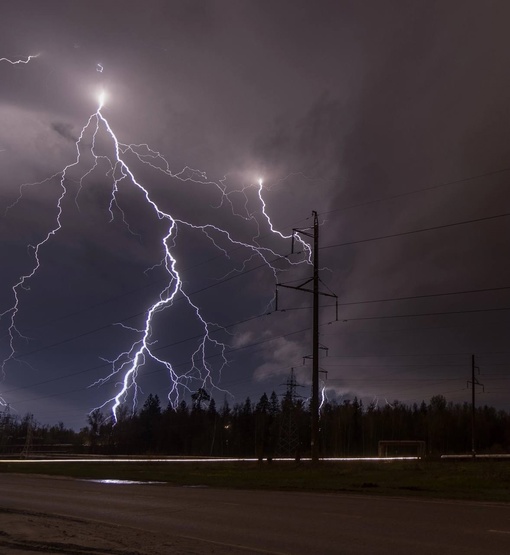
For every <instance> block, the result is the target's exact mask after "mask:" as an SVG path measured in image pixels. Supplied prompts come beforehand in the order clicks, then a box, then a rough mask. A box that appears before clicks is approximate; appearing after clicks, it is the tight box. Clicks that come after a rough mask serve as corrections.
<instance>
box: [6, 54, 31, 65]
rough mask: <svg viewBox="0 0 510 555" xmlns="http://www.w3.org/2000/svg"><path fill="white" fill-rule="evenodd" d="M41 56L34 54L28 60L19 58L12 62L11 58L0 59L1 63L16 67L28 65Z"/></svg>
mask: <svg viewBox="0 0 510 555" xmlns="http://www.w3.org/2000/svg"><path fill="white" fill-rule="evenodd" d="M39 56H40V54H32V55H30V56H27V57H26V59H23V58H19V59H17V60H11V59H9V58H0V62H7V63H9V64H11V65H13V66H16V65H18V64H28V62H30V61H31V60H33V59H34V58H38V57H39Z"/></svg>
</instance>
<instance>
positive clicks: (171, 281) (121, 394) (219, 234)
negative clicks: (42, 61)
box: [0, 56, 310, 420]
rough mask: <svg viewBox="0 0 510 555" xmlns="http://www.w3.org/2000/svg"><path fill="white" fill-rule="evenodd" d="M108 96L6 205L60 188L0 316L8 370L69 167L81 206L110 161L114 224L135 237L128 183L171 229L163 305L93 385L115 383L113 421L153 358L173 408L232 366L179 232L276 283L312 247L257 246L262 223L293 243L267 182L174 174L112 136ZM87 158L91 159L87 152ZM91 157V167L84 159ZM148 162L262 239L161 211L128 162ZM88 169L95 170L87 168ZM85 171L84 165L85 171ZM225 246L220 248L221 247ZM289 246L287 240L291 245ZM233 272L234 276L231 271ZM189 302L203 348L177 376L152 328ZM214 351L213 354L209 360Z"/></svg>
mask: <svg viewBox="0 0 510 555" xmlns="http://www.w3.org/2000/svg"><path fill="white" fill-rule="evenodd" d="M35 57H37V56H29V57H28V58H27V59H20V60H9V59H7V58H2V59H0V61H6V62H9V63H11V64H13V65H14V64H18V63H23V64H26V63H28V62H29V61H30V60H31V59H33V58H35ZM96 70H97V71H98V72H101V73H102V72H103V66H102V65H101V64H97V66H96ZM104 111H105V95H104V93H103V94H101V95H100V98H99V103H98V107H97V109H96V111H95V112H94V113H93V114H92V115H90V117H89V118H88V120H87V121H86V123H85V125H84V126H83V127H82V129H81V131H80V134H79V136H78V138H77V140H76V143H75V156H74V159H73V160H72V161H71V162H70V163H69V164H67V165H66V166H65V167H64V168H63V169H61V170H59V171H58V172H57V173H55V174H53V175H52V176H50V177H48V178H46V179H44V180H42V181H39V182H36V183H26V184H23V185H21V187H20V192H19V196H18V198H17V199H16V200H15V201H14V202H13V203H12V204H11V205H10V206H9V207H8V208H7V211H8V210H10V209H11V208H13V207H14V206H16V205H17V204H18V203H19V202H21V201H22V199H23V193H24V189H25V188H26V187H32V186H41V185H42V184H45V183H48V182H52V181H56V182H57V183H58V189H59V193H58V198H57V200H56V203H55V217H54V223H53V224H52V226H51V228H50V229H49V230H47V231H46V232H45V235H44V236H43V237H42V239H41V240H40V241H39V242H38V243H36V244H34V245H29V252H30V255H31V258H32V260H33V263H32V267H31V269H30V271H28V272H26V273H25V274H24V275H22V276H21V277H20V278H19V279H18V281H17V282H16V283H15V284H14V285H13V287H12V295H13V302H12V304H11V306H10V307H9V308H7V310H5V311H4V312H2V313H0V319H2V318H8V338H9V341H8V342H9V347H8V353H7V356H6V357H5V358H4V360H3V361H2V363H1V371H2V373H5V370H6V367H7V366H8V365H9V364H10V363H12V362H14V361H15V360H16V346H17V342H18V341H19V340H20V339H22V338H23V335H22V333H20V331H19V330H18V328H17V326H16V321H17V315H18V312H19V310H20V303H21V297H22V296H23V294H24V292H25V291H27V290H28V289H29V282H30V280H31V279H32V278H33V277H34V276H35V274H36V273H37V272H38V271H39V270H40V267H41V257H42V256H43V254H44V253H43V251H44V247H45V246H46V244H47V243H48V242H49V241H51V240H52V239H53V238H54V237H55V236H56V235H57V234H58V233H60V232H61V231H62V227H63V224H62V216H63V210H64V200H65V199H66V197H67V196H68V195H70V194H71V192H70V189H69V185H68V182H69V181H70V178H69V177H68V176H69V174H70V172H71V170H75V169H76V168H80V173H79V175H80V178H79V183H78V191H77V192H76V193H75V198H74V202H75V203H76V205H77V206H79V194H80V191H81V190H82V188H83V187H84V186H85V181H86V179H87V178H88V177H89V176H90V175H91V174H92V173H93V172H94V171H95V170H96V169H97V168H98V167H99V164H100V163H101V164H106V167H107V172H106V174H105V178H106V179H108V180H109V184H110V185H109V186H110V190H111V196H110V203H109V213H110V219H111V220H113V219H114V218H115V217H116V214H119V213H120V214H121V217H122V221H123V222H124V223H125V225H126V226H127V228H128V230H129V231H130V232H131V233H134V232H133V231H132V229H131V228H130V227H129V223H128V221H127V218H126V215H125V213H124V211H123V210H122V207H121V203H120V201H119V198H118V193H119V186H120V185H121V184H122V186H125V184H126V183H129V185H130V186H132V187H134V188H137V189H138V190H139V191H140V192H141V193H142V196H143V198H144V199H145V202H146V203H147V206H148V207H150V209H151V210H152V211H153V213H154V214H155V216H156V217H157V218H158V219H159V220H160V221H161V222H163V223H165V225H166V227H165V229H166V231H164V232H163V233H162V236H161V239H160V243H161V248H162V258H161V260H160V261H159V263H157V264H155V265H154V267H156V266H158V267H161V268H163V269H164V270H165V271H166V275H167V280H166V283H165V286H164V287H163V288H162V290H161V291H160V293H159V296H158V298H157V300H156V301H155V302H154V303H153V304H152V305H151V306H149V307H148V308H147V310H146V313H145V320H144V324H143V326H141V327H140V328H135V327H129V326H123V327H124V328H125V329H126V330H128V331H129V332H130V333H133V334H135V335H136V338H135V340H134V341H133V343H132V344H131V345H130V346H129V347H128V348H127V349H126V350H124V351H123V352H121V353H119V354H118V355H117V356H116V357H115V358H114V359H113V360H108V362H109V364H110V365H111V371H110V373H109V374H108V375H107V376H105V377H104V378H102V379H100V380H98V381H96V382H95V384H92V385H104V384H106V383H107V382H116V386H115V387H116V388H117V391H116V393H115V395H113V396H111V397H110V398H108V399H107V400H106V401H105V402H104V403H102V404H101V405H100V406H99V407H97V408H101V409H103V408H108V409H111V411H112V416H113V419H114V420H116V418H117V411H118V408H119V407H120V406H121V405H122V404H125V403H128V402H131V403H132V406H133V409H134V408H135V407H136V402H137V397H138V393H139V385H138V376H139V374H140V372H141V371H143V368H144V366H145V365H146V364H147V363H148V362H149V361H150V362H151V363H153V364H154V363H155V364H157V365H160V366H161V367H162V368H164V369H165V370H166V372H167V374H168V377H169V380H170V387H169V392H168V399H169V401H170V402H171V403H172V404H174V405H175V404H176V403H177V402H178V400H179V397H180V395H181V394H182V392H183V391H186V390H187V391H190V390H191V386H192V384H193V385H196V384H198V387H218V386H217V377H219V376H221V372H222V370H223V369H224V368H225V365H226V364H227V363H228V360H227V357H226V348H227V345H226V344H225V343H222V342H220V341H217V340H215V339H214V338H213V337H212V335H211V334H212V331H214V330H215V329H218V328H221V326H220V325H219V324H217V323H214V322H211V321H209V320H208V319H207V318H206V317H205V315H204V314H203V312H202V310H201V309H200V307H199V306H198V305H197V304H196V303H195V302H194V301H193V300H192V299H191V297H190V295H189V294H187V293H186V290H185V286H184V284H183V280H182V277H181V273H180V270H179V267H180V264H179V261H178V260H177V258H176V256H175V255H174V250H175V249H174V247H175V246H176V244H177V241H178V231H179V229H184V228H192V229H194V230H196V231H199V232H201V233H203V234H204V236H205V237H206V238H207V240H208V241H210V243H211V244H212V245H213V246H214V247H215V248H217V249H218V250H219V252H220V253H221V254H222V255H224V256H226V257H229V252H228V250H227V249H226V248H224V247H223V246H221V245H222V244H229V245H230V246H231V248H230V249H229V250H234V249H236V250H237V249H243V250H246V251H247V252H248V256H247V257H246V258H245V260H244V262H243V263H242V266H241V269H235V270H233V271H238V272H240V271H242V270H243V269H244V267H245V266H246V264H247V263H248V262H249V261H250V260H252V259H253V258H254V257H257V258H260V259H261V261H262V262H263V263H264V264H265V265H267V267H268V269H270V271H271V272H272V273H273V275H274V276H275V278H276V275H277V272H278V271H281V270H282V268H281V267H280V266H281V264H279V265H278V266H277V265H276V262H280V261H282V260H283V261H284V262H285V264H287V267H288V266H290V265H296V264H303V263H305V264H309V263H310V247H309V245H308V244H306V243H305V242H303V241H302V240H301V239H300V238H299V237H296V239H297V240H298V241H300V242H301V244H302V246H303V248H302V251H303V255H302V256H301V257H300V258H299V259H294V260H290V259H289V258H288V257H286V256H282V255H280V254H278V253H277V252H276V251H275V250H273V249H271V248H269V247H262V246H261V245H260V244H259V239H260V231H261V223H260V221H259V219H260V218H261V219H262V223H263V225H264V226H265V227H266V226H267V227H268V228H269V230H270V234H273V235H275V236H276V237H277V238H281V239H290V237H291V236H290V235H284V234H283V233H281V232H280V231H277V230H276V229H275V227H274V226H273V223H272V221H271V218H270V217H269V215H268V212H267V206H266V203H265V201H264V197H263V181H262V179H260V180H259V181H258V183H257V184H253V183H252V184H249V185H246V186H243V187H242V188H241V189H239V190H236V191H232V190H230V191H229V190H227V186H226V177H225V178H224V179H222V180H219V181H218V182H216V181H210V180H209V179H208V178H207V175H206V174H205V173H204V172H202V171H200V170H197V169H193V168H191V167H188V166H186V167H185V168H183V169H182V170H181V171H179V172H177V173H175V172H172V170H171V169H170V163H169V162H168V161H167V159H166V158H165V157H164V156H163V155H162V154H161V153H160V152H158V151H157V150H153V149H152V148H151V147H149V145H147V144H143V143H140V144H137V143H132V144H125V143H122V142H121V141H119V139H118V138H117V136H116V134H115V132H114V131H113V129H112V127H111V125H110V123H109V121H108V120H107V118H106V116H105V114H104ZM100 136H101V137H102V140H104V139H107V140H108V142H109V144H110V145H111V147H110V148H111V150H112V151H113V154H105V153H104V152H103V151H101V150H100V147H99V146H98V144H99V140H98V139H99V137H100ZM85 137H91V140H90V139H89V143H88V145H87V144H86V142H87V141H86V140H85ZM85 152H86V153H87V157H85V156H84V153H85ZM90 155H91V158H90V162H86V161H85V160H87V159H88V158H89V156H90ZM133 156H134V159H135V160H137V161H138V162H140V163H141V164H142V165H145V166H149V167H150V168H151V169H152V170H155V171H156V172H159V173H161V174H163V175H164V176H166V177H168V178H172V179H177V180H179V181H181V182H193V183H198V184H201V185H206V186H210V187H212V188H213V190H216V191H217V192H218V194H219V199H220V200H219V202H218V204H217V207H220V206H222V205H223V204H224V203H228V204H229V205H230V208H231V212H232V214H233V215H234V216H239V217H241V218H243V219H244V220H245V221H249V222H253V223H254V224H255V225H256V229H257V235H256V236H255V237H254V238H253V241H252V242H246V241H242V240H240V239H237V238H236V237H234V236H233V234H232V233H231V232H229V231H228V230H226V229H223V228H220V227H218V226H216V225H213V224H210V223H193V222H191V221H188V220H183V219H181V218H177V217H175V216H173V215H172V214H170V213H169V212H167V211H165V210H163V209H162V208H161V207H160V206H158V204H157V203H156V201H155V200H154V199H153V197H152V196H151V193H150V191H149V189H147V188H146V187H145V186H144V185H143V184H142V183H141V182H140V180H139V178H137V176H136V175H135V171H134V170H132V169H131V168H130V166H129V165H128V162H127V160H128V158H129V157H131V158H132V157H133ZM87 164H89V165H87ZM82 166H86V167H82ZM253 188H256V191H257V192H256V196H257V198H258V202H259V208H258V209H257V210H253V211H250V210H249V208H248V205H249V200H248V199H249V191H250V190H253ZM233 194H242V195H244V196H245V199H246V202H245V203H244V208H243V209H244V213H237V212H236V210H235V209H234V202H233V200H232V195H233ZM220 243H221V244H220ZM285 246H287V243H285ZM227 275H228V274H227ZM178 298H179V299H184V300H185V302H186V303H187V305H188V307H189V309H191V310H192V311H193V314H194V316H195V317H196V321H197V322H198V324H199V325H200V327H201V329H202V335H201V339H200V340H199V342H198V346H197V347H196V349H195V350H194V352H193V353H192V354H191V357H190V361H189V365H188V367H187V369H186V370H185V371H184V372H180V373H178V372H177V371H176V370H175V368H174V366H173V365H172V362H171V361H169V360H166V359H164V358H162V357H160V356H157V355H156V354H155V350H154V348H153V345H154V342H155V340H154V333H153V327H154V325H155V317H156V315H157V314H159V313H161V312H162V311H165V310H168V309H170V308H171V307H172V306H173V304H174V302H175V301H176V300H177V299H178ZM211 352H214V353H216V354H218V355H219V360H220V362H219V363H218V364H217V365H216V366H215V367H213V366H212V364H211V363H210V362H209V359H210V358H211V357H210V353H211ZM208 353H209V356H208ZM0 404H5V401H4V400H3V399H2V398H0Z"/></svg>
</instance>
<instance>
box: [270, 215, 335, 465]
mask: <svg viewBox="0 0 510 555" xmlns="http://www.w3.org/2000/svg"><path fill="white" fill-rule="evenodd" d="M312 217H313V227H311V228H309V227H308V228H305V229H298V228H294V229H293V230H292V252H294V237H295V236H296V235H297V234H298V235H304V236H305V237H309V238H310V239H313V276H312V277H311V278H309V279H307V280H306V281H304V282H303V283H302V284H301V285H298V286H293V285H285V284H283V283H277V284H276V286H277V289H276V292H277V293H278V287H286V288H287V289H296V290H297V291H305V292H307V293H312V294H313V308H312V314H313V326H312V361H313V366H312V400H311V404H310V412H311V419H312V426H311V431H312V438H311V451H312V461H313V462H317V461H318V460H319V406H320V405H319V298H320V296H326V297H333V298H334V299H335V300H336V319H337V320H338V296H337V295H335V294H334V293H324V292H322V291H320V288H319V283H320V281H321V280H320V278H319V217H318V215H317V212H316V211H315V210H314V211H313V212H312ZM310 283H311V284H312V288H310V287H306V286H307V285H308V284H310ZM276 309H277V310H278V296H277V297H276Z"/></svg>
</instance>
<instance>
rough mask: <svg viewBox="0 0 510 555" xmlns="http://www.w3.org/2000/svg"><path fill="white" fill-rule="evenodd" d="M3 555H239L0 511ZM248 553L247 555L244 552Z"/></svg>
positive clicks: (186, 541)
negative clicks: (226, 554) (41, 554)
mask: <svg viewBox="0 0 510 555" xmlns="http://www.w3.org/2000/svg"><path fill="white" fill-rule="evenodd" d="M0 553H1V554H2V555H21V554H27V555H33V554H35V553H47V554H49V553H51V554H66V555H169V554H172V555H173V554H177V555H204V554H211V553H214V554H220V553H221V554H225V553H228V554H230V555H234V554H239V553H241V551H239V550H237V549H232V550H230V549H229V548H228V547H227V548H226V546H224V545H223V546H215V545H214V544H213V543H211V542H207V543H202V542H200V541H197V540H196V539H192V538H172V537H170V536H169V537H164V538H162V537H157V538H156V537H154V535H153V534H151V533H150V532H147V531H146V530H137V529H134V528H128V527H123V526H113V525H110V524H104V523H101V522H91V521H88V520H81V519H77V518H70V517H65V516H58V515H49V514H43V513H35V512H30V511H17V510H11V509H0ZM244 553H245V552H244Z"/></svg>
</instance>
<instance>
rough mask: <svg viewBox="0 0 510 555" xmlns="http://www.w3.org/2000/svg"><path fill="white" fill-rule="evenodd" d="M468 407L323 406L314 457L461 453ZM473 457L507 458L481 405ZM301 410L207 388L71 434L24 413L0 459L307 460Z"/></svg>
mask: <svg viewBox="0 0 510 555" xmlns="http://www.w3.org/2000/svg"><path fill="white" fill-rule="evenodd" d="M471 430H472V410H471V405H470V404H468V403H464V404H453V403H451V402H447V401H446V399H445V398H444V397H443V396H441V395H437V396H434V397H432V399H431V400H430V401H429V403H425V402H422V403H421V404H419V405H418V404H413V405H406V404H403V403H400V402H398V401H394V402H393V403H391V404H390V403H386V404H384V405H383V406H380V405H378V404H376V403H370V404H369V405H367V406H365V405H364V404H363V403H362V401H361V400H359V399H357V398H354V399H353V400H344V401H343V402H338V401H327V402H325V403H324V404H323V406H322V407H321V418H320V441H321V443H320V453H321V456H323V457H355V456H376V455H377V453H378V442H379V441H381V440H415V441H418V440H419V441H424V442H425V444H426V452H427V454H429V455H432V456H434V455H439V454H455V453H469V452H470V451H471V437H472V436H471ZM475 437H476V450H477V452H478V453H498V452H509V451H510V414H509V413H508V412H507V411H504V410H497V409H495V408H493V407H489V406H481V407H478V408H477V409H476V412H475ZM309 446H310V410H309V406H308V405H307V404H306V403H305V402H304V401H303V400H302V399H295V398H293V397H292V396H291V395H289V394H288V395H285V396H284V397H283V398H281V399H280V398H279V397H278V396H277V395H276V393H274V392H273V393H272V394H271V395H270V396H268V395H266V394H265V393H264V394H263V395H262V396H261V397H260V399H259V400H258V402H256V403H253V402H252V401H251V400H250V398H247V399H246V400H245V401H244V402H242V403H236V404H234V405H232V406H230V405H229V403H228V402H227V400H225V401H224V402H223V404H222V406H221V407H220V408H218V407H217V405H216V402H215V400H214V399H213V398H211V396H210V395H209V394H208V392H207V391H205V390H204V389H199V390H198V391H197V392H195V393H194V394H193V395H192V396H191V400H190V403H189V404H188V403H187V402H186V401H182V402H181V403H180V404H179V405H178V406H177V407H172V406H171V405H168V406H166V407H163V406H162V405H161V401H160V399H159V397H158V396H157V395H153V394H149V395H148V397H147V398H146V400H145V402H144V404H143V406H142V408H141V409H140V410H139V411H137V412H136V413H135V414H132V413H131V412H130V411H129V410H128V408H127V407H122V406H121V407H120V408H119V410H118V412H117V421H116V422H115V423H114V422H113V421H112V420H111V418H108V417H107V415H106V414H105V413H103V412H101V411H100V410H94V411H93V412H91V413H90V414H89V415H88V416H87V425H86V426H85V427H84V428H82V429H81V430H80V431H79V432H75V431H73V430H71V429H68V428H66V427H65V426H64V425H63V423H59V424H58V425H56V426H47V425H46V426H43V425H39V424H37V422H35V420H34V419H33V417H32V416H30V415H27V416H25V417H24V418H22V419H16V418H14V417H12V416H10V415H6V414H5V413H4V414H3V416H1V415H0V452H3V453H8V452H11V453H13V452H16V451H19V452H20V453H21V452H22V451H23V450H24V451H25V453H26V452H27V451H28V450H30V449H31V450H32V451H33V453H34V454H35V453H37V452H38V451H40V452H44V451H45V450H46V451H54V452H58V451H59V450H72V451H74V452H78V453H80V452H81V453H91V454H104V455H116V454H119V455H138V454H139V455H142V454H144V455H181V456H212V457H258V458H272V457H277V456H285V457H296V458H300V457H304V456H309V454H310V447H309ZM393 449H394V451H395V453H394V454H400V455H405V454H412V452H411V451H409V447H407V448H405V447H401V448H399V447H398V446H396V447H395V446H394V447H393Z"/></svg>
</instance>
